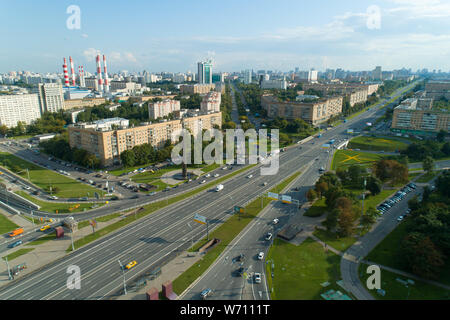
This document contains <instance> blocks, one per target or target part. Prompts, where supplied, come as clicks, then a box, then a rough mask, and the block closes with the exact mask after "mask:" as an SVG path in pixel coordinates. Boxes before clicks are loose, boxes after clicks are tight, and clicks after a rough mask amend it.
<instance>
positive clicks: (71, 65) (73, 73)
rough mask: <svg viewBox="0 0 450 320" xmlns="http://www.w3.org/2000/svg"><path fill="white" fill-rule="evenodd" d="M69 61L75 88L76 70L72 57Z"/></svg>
mask: <svg viewBox="0 0 450 320" xmlns="http://www.w3.org/2000/svg"><path fill="white" fill-rule="evenodd" d="M69 61H70V72H71V76H72V86H75V70H74V67H73V60H72V57H69Z"/></svg>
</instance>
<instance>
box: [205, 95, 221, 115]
mask: <svg viewBox="0 0 450 320" xmlns="http://www.w3.org/2000/svg"><path fill="white" fill-rule="evenodd" d="M221 100H222V95H221V94H220V92H208V93H207V94H206V95H205V96H204V97H203V100H202V102H201V103H200V110H201V111H202V112H203V113H208V112H220V103H221Z"/></svg>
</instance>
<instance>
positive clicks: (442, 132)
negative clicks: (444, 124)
mask: <svg viewBox="0 0 450 320" xmlns="http://www.w3.org/2000/svg"><path fill="white" fill-rule="evenodd" d="M446 136H447V131H445V130H443V129H441V130H440V131H439V132H438V134H437V135H436V140H437V141H438V142H444V140H445V137H446Z"/></svg>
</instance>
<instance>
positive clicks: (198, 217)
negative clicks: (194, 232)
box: [194, 213, 206, 224]
mask: <svg viewBox="0 0 450 320" xmlns="http://www.w3.org/2000/svg"><path fill="white" fill-rule="evenodd" d="M194 221H195V222H198V223H200V224H206V217H204V216H201V215H199V214H197V213H196V214H195V216H194Z"/></svg>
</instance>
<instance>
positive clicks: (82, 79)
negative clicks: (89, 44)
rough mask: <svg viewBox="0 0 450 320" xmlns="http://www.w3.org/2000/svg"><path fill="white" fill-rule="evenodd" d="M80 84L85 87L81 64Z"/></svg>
mask: <svg viewBox="0 0 450 320" xmlns="http://www.w3.org/2000/svg"><path fill="white" fill-rule="evenodd" d="M80 86H81V87H83V88H84V87H86V81H85V80H84V68H83V66H81V73H80Z"/></svg>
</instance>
